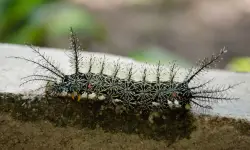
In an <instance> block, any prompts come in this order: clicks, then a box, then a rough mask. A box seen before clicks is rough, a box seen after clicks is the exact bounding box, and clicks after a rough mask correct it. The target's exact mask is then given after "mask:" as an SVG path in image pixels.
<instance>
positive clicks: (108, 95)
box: [12, 28, 235, 110]
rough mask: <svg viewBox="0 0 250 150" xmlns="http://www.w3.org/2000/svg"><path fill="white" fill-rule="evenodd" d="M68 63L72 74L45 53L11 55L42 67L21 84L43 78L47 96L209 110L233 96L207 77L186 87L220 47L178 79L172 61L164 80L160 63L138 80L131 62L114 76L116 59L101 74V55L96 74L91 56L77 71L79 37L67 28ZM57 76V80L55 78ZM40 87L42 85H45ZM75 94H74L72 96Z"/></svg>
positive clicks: (80, 58)
mask: <svg viewBox="0 0 250 150" xmlns="http://www.w3.org/2000/svg"><path fill="white" fill-rule="evenodd" d="M70 33H71V34H70V42H71V43H70V54H71V55H70V56H69V57H70V63H71V65H72V66H71V67H72V68H73V69H74V73H73V74H68V75H66V74H64V73H63V72H62V71H61V70H60V69H59V67H58V66H57V65H55V63H54V61H51V60H50V59H49V58H48V57H47V56H45V55H44V54H42V53H40V51H39V50H38V49H35V48H32V49H33V51H34V52H35V53H36V54H37V55H38V56H39V57H40V58H41V60H40V61H34V60H31V59H27V58H24V57H13V56H12V58H16V59H22V60H25V61H28V62H31V63H34V64H36V65H37V66H38V67H40V68H42V69H43V70H44V71H45V72H48V73H49V74H48V75H44V74H33V75H30V76H27V77H24V78H22V79H23V80H24V82H23V83H22V84H25V83H28V82H32V81H45V82H46V83H47V84H46V86H45V87H46V89H47V90H46V91H47V93H49V95H57V94H62V93H68V94H72V98H73V99H75V96H77V99H78V101H80V99H81V95H82V94H84V93H85V94H87V98H88V97H89V95H90V94H94V95H95V97H96V99H101V100H105V101H106V102H108V103H121V104H122V105H123V106H125V107H126V108H128V109H142V110H152V109H155V108H156V109H161V110H164V109H172V108H176V107H178V108H184V109H187V108H189V107H190V106H197V107H200V108H205V109H210V108H211V107H210V105H208V104H207V103H211V102H216V101H219V100H233V99H235V98H231V97H227V96H225V94H224V92H226V91H227V90H229V89H231V88H233V87H234V86H235V85H230V86H228V87H223V88H220V87H219V88H214V87H213V88H209V87H208V84H209V83H210V82H211V81H212V80H209V81H207V82H205V83H201V84H198V85H197V86H194V87H190V85H189V84H190V82H191V81H195V79H196V78H197V77H198V76H199V75H200V74H201V73H202V72H204V71H205V70H206V69H207V68H209V67H210V66H211V65H212V64H214V63H215V62H218V61H219V60H220V59H221V55H223V54H224V53H226V50H225V49H222V50H221V51H220V52H219V54H217V55H212V57H211V58H210V59H209V58H205V59H203V60H201V61H199V62H198V64H199V65H198V66H197V67H196V68H191V69H190V70H189V71H188V73H187V75H186V76H185V78H184V80H183V81H182V82H179V81H175V78H176V75H177V74H178V69H177V66H176V65H175V64H173V65H171V66H170V70H169V79H168V80H167V81H162V80H161V73H160V71H161V66H162V65H161V64H160V62H159V64H158V65H157V67H156V74H155V75H156V78H155V80H154V81H148V80H147V79H146V78H147V71H148V70H147V68H145V69H144V70H143V74H142V77H141V80H140V81H135V80H133V78H132V77H133V64H131V66H130V67H129V69H128V71H127V75H126V78H119V77H118V76H117V74H118V72H119V71H120V69H121V64H120V63H119V62H117V63H115V64H114V65H115V69H114V71H113V72H112V74H111V75H107V74H105V73H104V69H105V63H106V61H105V56H104V59H103V61H101V68H100V70H99V72H98V73H93V72H92V67H93V63H92V62H93V59H94V57H91V58H90V61H89V62H90V63H89V69H88V71H87V72H86V73H83V72H81V71H80V68H81V67H82V66H83V65H85V66H86V63H85V64H84V63H83V56H82V53H81V50H82V49H81V46H80V44H79V40H78V38H77V36H76V34H75V33H74V31H73V29H72V28H71V29H70ZM58 79H59V80H58ZM45 87H43V88H45ZM76 94H77V95H76Z"/></svg>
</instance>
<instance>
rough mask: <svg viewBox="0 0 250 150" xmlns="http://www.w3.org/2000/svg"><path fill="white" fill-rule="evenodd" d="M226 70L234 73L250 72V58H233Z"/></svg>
mask: <svg viewBox="0 0 250 150" xmlns="http://www.w3.org/2000/svg"><path fill="white" fill-rule="evenodd" d="M226 68H227V69H228V70H230V71H236V72H250V57H239V58H234V59H232V61H230V62H229V63H228V65H227V66H226Z"/></svg>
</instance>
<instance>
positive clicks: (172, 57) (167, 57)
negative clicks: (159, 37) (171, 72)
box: [129, 46, 193, 68]
mask: <svg viewBox="0 0 250 150" xmlns="http://www.w3.org/2000/svg"><path fill="white" fill-rule="evenodd" d="M129 57H131V58H133V59H134V60H136V61H141V62H147V63H153V64H156V63H158V62H159V61H160V62H161V64H166V65H169V63H172V62H173V61H176V60H178V61H176V62H175V63H176V64H178V65H179V66H180V67H184V68H189V67H191V66H192V65H193V64H192V63H191V62H190V61H188V60H186V59H184V57H181V56H179V55H176V54H174V53H172V52H171V51H170V50H165V49H162V48H159V47H156V46H153V47H147V48H141V49H140V50H136V51H132V52H131V53H130V54H129Z"/></svg>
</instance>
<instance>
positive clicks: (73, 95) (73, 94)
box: [71, 92, 77, 100]
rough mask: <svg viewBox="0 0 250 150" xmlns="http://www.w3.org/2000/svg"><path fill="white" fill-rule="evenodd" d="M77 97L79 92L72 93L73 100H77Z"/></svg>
mask: <svg viewBox="0 0 250 150" xmlns="http://www.w3.org/2000/svg"><path fill="white" fill-rule="evenodd" d="M76 95H77V92H72V93H71V98H72V99H73V100H75V96H76Z"/></svg>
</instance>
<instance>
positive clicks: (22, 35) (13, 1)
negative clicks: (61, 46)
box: [0, 0, 106, 46]
mask: <svg viewBox="0 0 250 150" xmlns="http://www.w3.org/2000/svg"><path fill="white" fill-rule="evenodd" d="M0 17H1V24H0V42H4V43H15V44H24V43H29V44H33V45H38V46H46V40H45V39H46V38H47V37H48V36H52V38H53V37H58V36H61V35H62V36H68V32H69V28H70V27H73V28H74V29H75V30H76V31H78V32H79V31H80V33H84V34H85V36H87V37H88V38H91V39H92V40H96V41H102V40H104V39H105V35H106V32H105V28H104V26H103V25H102V24H100V23H98V22H97V21H95V20H94V18H93V16H92V15H91V14H89V13H88V12H87V11H85V10H84V9H83V8H82V7H80V6H77V5H74V4H72V3H69V2H66V1H60V0H31V1H24V0H1V2H0ZM62 33H63V34H62ZM64 33H67V35H66V34H64Z"/></svg>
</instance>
